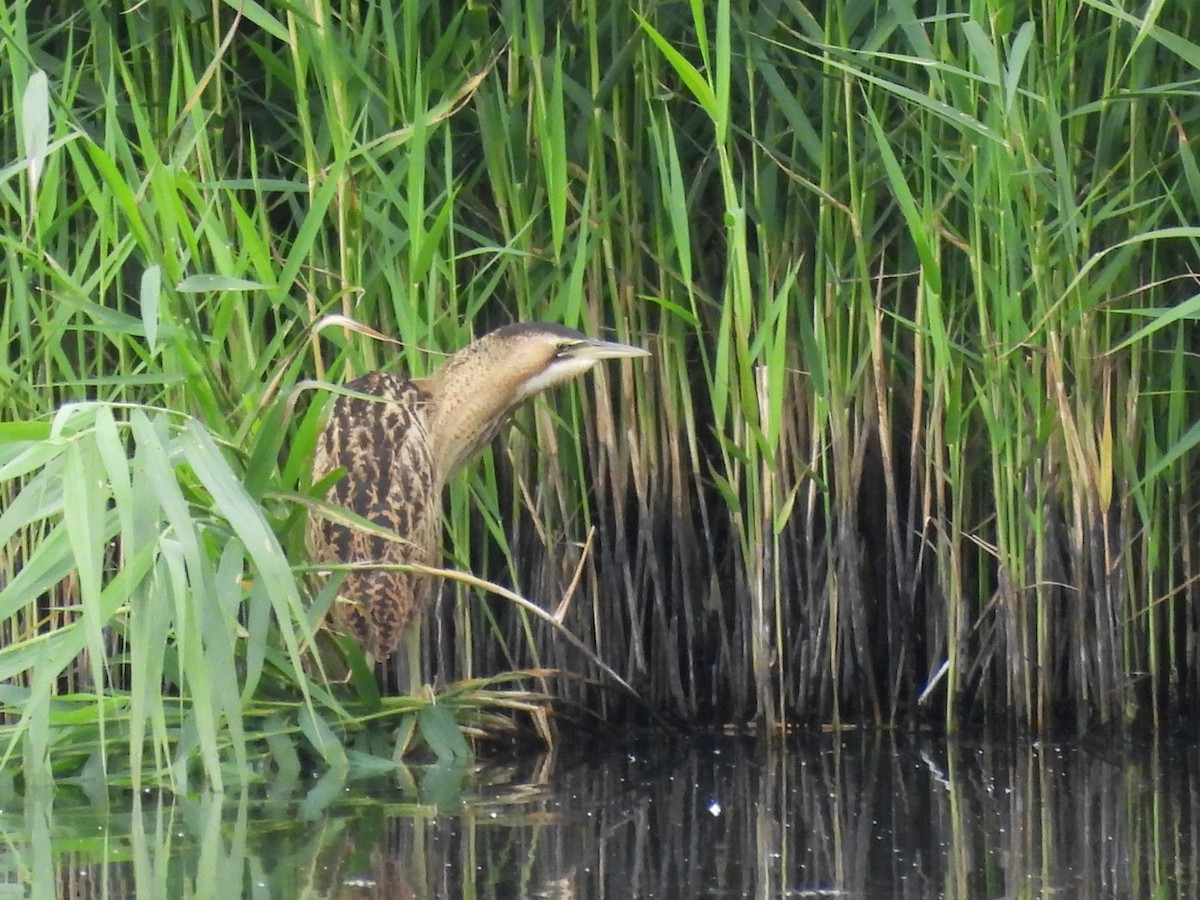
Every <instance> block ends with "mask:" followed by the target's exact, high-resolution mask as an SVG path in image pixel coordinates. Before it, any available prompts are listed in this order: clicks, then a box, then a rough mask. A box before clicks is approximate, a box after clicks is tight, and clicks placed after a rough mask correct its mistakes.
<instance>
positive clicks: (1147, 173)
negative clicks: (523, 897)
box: [0, 0, 1200, 780]
mask: <svg viewBox="0 0 1200 900" xmlns="http://www.w3.org/2000/svg"><path fill="white" fill-rule="evenodd" d="M1147 15H1148V16H1149V18H1147V19H1142V18H1139V17H1137V16H1136V15H1134V14H1132V13H1129V12H1126V11H1124V10H1123V9H1121V8H1118V7H1117V6H1114V5H1111V4H1109V3H1107V2H1103V0H1089V2H1087V3H1085V4H1084V5H1083V6H1082V7H1079V8H1076V7H1075V6H1071V7H1067V6H1066V5H1064V4H1060V3H1056V2H1053V0H1044V2H1033V3H1020V4H1011V3H1005V4H998V3H991V2H984V0H980V2H975V3H972V4H970V5H969V7H968V8H967V9H965V10H964V11H957V10H954V11H952V10H948V9H944V8H942V7H941V6H939V5H933V6H921V7H920V8H917V7H916V6H914V5H909V4H903V3H901V4H895V3H892V4H875V3H858V4H849V5H846V4H828V5H827V6H826V7H823V8H822V7H812V6H806V5H803V4H800V3H796V2H792V0H772V2H765V3H754V4H751V3H748V2H745V0H721V2H718V3H716V4H707V3H703V2H701V0H691V2H689V3H687V4H668V5H661V6H647V7H644V8H641V9H638V10H635V9H633V8H630V7H625V6H620V5H618V6H604V5H602V4H594V3H589V2H586V0H584V2H579V3H573V4H570V5H568V6H565V7H554V8H553V9H551V8H550V7H548V6H543V5H542V4H536V3H511V4H501V5H500V6H499V7H495V8H494V7H492V6H485V5H481V4H475V3H468V4H465V5H463V4H450V5H447V4H423V5H422V4H413V3H397V2H391V0H381V2H379V3H375V4H357V3H340V2H335V0H311V2H308V3H305V4H302V5H300V6H296V5H292V6H281V5H275V4H241V3H235V2H228V3H227V2H215V3H213V4H211V5H209V6H207V7H204V8H203V9H201V8H199V7H195V6H188V5H181V4H160V3H143V4H131V5H130V6H129V7H128V8H121V7H119V6H113V5H111V4H102V3H93V2H89V3H84V4H82V5H76V4H60V3H36V4H34V3H27V2H18V3H15V4H9V5H8V6H6V7H5V8H4V9H3V10H0V35H3V39H4V40H3V48H2V50H0V71H2V72H3V75H4V77H2V78H0V92H2V95H0V121H3V123H4V128H3V129H2V130H0V210H2V212H0V242H2V243H3V246H4V250H5V260H6V261H5V270H4V277H3V280H2V281H0V291H3V306H2V308H0V334H3V336H4V352H3V353H2V354H0V388H2V392H0V496H2V497H3V512H2V513H0V621H2V622H3V623H4V624H3V638H2V644H3V646H2V648H0V683H2V684H3V685H4V686H3V688H0V689H2V690H3V692H4V696H3V700H4V703H5V707H6V710H7V711H8V721H9V723H10V724H9V725H8V726H7V730H5V731H4V732H3V736H0V740H2V741H3V745H4V751H3V753H4V756H5V758H6V759H9V760H13V759H17V758H20V759H22V760H23V761H24V765H25V766H26V767H27V770H28V771H29V772H41V773H43V774H44V775H48V774H50V773H51V771H52V770H53V768H54V767H53V765H52V763H51V761H50V757H49V755H48V748H49V747H50V746H51V744H52V743H54V741H55V740H57V739H58V738H57V737H56V735H58V734H59V730H58V729H61V728H65V727H68V723H69V722H70V721H71V720H72V717H74V716H76V715H78V716H80V717H81V718H83V719H86V720H87V721H88V723H89V724H88V726H87V727H88V728H89V729H93V730H92V731H88V732H87V735H88V737H87V739H86V740H81V743H80V746H81V747H82V746H84V745H86V743H87V740H91V739H93V738H95V739H98V740H100V741H101V742H102V746H105V747H109V746H117V745H114V744H112V743H111V741H110V740H109V738H110V737H111V736H112V735H113V734H119V735H120V740H121V741H128V742H129V743H128V745H127V747H128V749H127V753H128V756H129V759H130V767H131V771H135V770H137V769H138V768H139V767H141V766H143V765H151V767H152V768H153V769H154V770H155V771H160V772H165V771H174V772H175V777H177V778H178V777H182V773H181V770H179V769H178V768H177V767H176V768H175V769H172V766H173V765H174V763H173V762H172V760H175V761H178V760H179V759H182V758H184V757H186V755H187V754H186V753H184V751H185V750H186V751H188V752H190V751H191V750H192V749H195V750H196V752H198V753H199V755H200V757H201V759H202V766H201V768H202V770H203V772H204V775H205V777H207V778H209V779H214V780H219V778H220V773H221V771H222V766H223V765H224V764H225V763H226V762H228V761H231V760H232V761H234V762H236V763H237V764H238V767H239V768H244V767H245V766H247V765H248V759H249V757H248V755H247V750H246V747H247V746H251V745H256V744H255V742H256V741H259V739H260V737H261V739H262V741H267V736H269V735H276V734H285V733H292V732H293V731H294V730H295V729H300V730H304V727H303V724H302V723H303V722H307V723H308V726H309V727H308V732H310V733H311V738H312V740H313V742H314V745H315V746H322V747H323V746H325V742H324V735H325V732H324V730H323V728H324V727H325V726H328V728H329V735H330V736H331V744H330V746H342V745H344V744H345V743H347V742H352V740H353V735H354V734H356V733H358V731H357V726H356V725H355V724H354V723H355V722H357V721H360V720H361V718H362V717H363V716H365V715H367V710H369V709H371V708H376V709H377V708H379V707H378V704H379V703H382V702H384V701H381V700H380V699H379V698H377V697H374V696H372V692H371V688H370V687H369V686H367V684H366V681H365V680H363V679H359V681H358V683H357V690H356V692H355V693H354V696H353V697H351V698H350V699H349V700H347V699H346V698H339V697H338V696H336V695H335V693H331V692H330V690H328V689H327V688H325V687H323V685H322V682H321V680H320V679H319V678H318V679H316V680H314V679H312V678H310V677H309V676H308V674H306V673H305V672H304V671H303V666H302V665H301V660H300V652H301V649H302V647H303V644H304V641H305V640H306V639H307V636H309V635H310V634H311V632H312V628H313V624H314V622H315V621H317V619H318V617H319V612H320V609H321V604H322V603H327V602H328V598H327V597H325V598H321V597H318V598H315V601H314V600H313V598H310V597H309V593H308V591H307V588H306V584H305V581H304V578H303V574H304V570H303V565H304V554H303V548H302V539H301V531H302V529H301V527H300V523H301V521H302V519H303V516H304V513H305V511H306V509H307V504H308V503H309V502H311V501H310V500H308V499H306V498H308V497H310V496H311V486H310V485H309V484H308V483H307V475H306V473H307V469H308V460H309V458H310V454H311V450H312V445H313V441H314V439H315V434H316V430H317V428H318V424H319V417H320V412H321V408H322V407H321V403H320V402H314V401H315V400H316V401H319V400H320V398H321V397H322V396H323V394H322V392H321V391H320V390H319V389H317V388H316V387H314V385H313V380H314V379H318V380H328V381H333V382H338V381H341V380H343V379H346V378H349V377H350V376H352V375H354V374H356V373H360V372H362V371H365V370H368V369H370V368H374V367H378V366H386V367H389V368H397V369H404V370H407V371H410V372H413V373H415V374H421V373H424V372H425V371H427V370H428V369H429V368H431V367H433V366H434V365H436V363H437V360H438V357H439V354H441V353H444V352H448V351H452V350H453V349H456V348H457V347H459V346H461V345H462V344H463V343H465V342H466V341H467V340H468V339H469V337H470V335H471V334H473V333H478V332H479V331H481V330H484V329H486V328H488V327H490V326H492V325H496V324H500V323H502V322H505V321H509V320H512V319H532V318H538V319H551V320H555V321H561V322H564V323H567V324H570V325H575V326H579V327H582V328H584V329H585V330H590V331H593V332H603V333H611V334H612V335H613V336H615V337H618V338H621V339H626V340H631V341H635V342H640V343H642V344H643V345H645V346H647V347H648V348H649V349H651V350H652V351H653V352H654V355H655V360H654V364H653V365H651V366H646V367H632V366H630V367H621V368H615V369H613V370H612V371H602V372H599V373H597V376H596V377H595V378H594V379H592V380H590V381H589V383H588V384H587V385H585V386H582V387H581V388H580V389H579V390H578V391H575V392H573V393H571V394H569V395H565V396H563V397H560V398H556V399H555V400H553V401H552V402H550V403H545V402H539V403H538V404H536V405H535V406H533V407H531V408H530V409H528V410H526V411H524V412H523V413H522V414H521V415H520V416H519V417H518V423H517V426H516V427H515V428H514V429H512V430H511V431H510V433H509V434H508V435H507V437H506V439H505V440H502V441H501V442H500V443H498V445H497V446H496V447H495V448H494V449H493V451H491V452H489V454H488V455H487V456H486V458H485V459H484V460H482V461H481V463H480V465H479V466H478V467H476V468H475V469H474V470H473V471H472V472H471V474H470V475H468V476H464V477H463V478H462V479H460V480H459V481H458V482H457V483H456V484H454V485H453V486H452V487H451V489H450V496H449V498H448V503H447V507H446V508H447V511H448V521H447V530H446V542H445V543H446V548H447V551H448V555H449V559H450V560H451V562H452V563H453V564H454V565H455V566H457V567H459V568H462V569H465V570H469V571H471V572H474V573H476V574H478V575H480V576H483V577H486V578H489V579H492V580H494V581H498V582H502V583H504V584H507V585H510V586H511V587H513V588H514V589H515V590H516V591H518V593H521V594H523V595H525V596H531V597H534V598H536V599H538V600H539V601H540V602H542V603H544V604H545V605H546V606H547V607H549V608H557V609H558V611H559V612H560V613H561V616H560V618H561V621H562V622H563V624H565V625H566V626H567V627H568V628H569V629H570V630H571V631H572V632H573V633H575V634H576V635H577V636H579V637H580V638H581V639H582V640H583V641H584V643H585V644H586V645H587V646H588V647H590V648H592V649H593V650H594V652H595V653H596V654H598V655H599V656H600V657H601V658H603V659H604V660H606V661H607V662H608V664H609V665H610V666H611V667H612V668H613V669H614V670H615V671H616V673H617V674H618V675H620V677H621V678H622V679H624V680H625V681H626V682H628V683H629V684H631V685H633V686H634V688H635V689H636V691H637V692H638V693H639V694H640V697H641V699H642V700H643V701H644V704H645V705H649V706H650V707H651V708H653V709H655V710H658V711H660V712H661V713H663V714H666V715H668V716H669V717H672V718H677V719H681V720H686V721H691V722H705V723H718V722H719V723H728V722H735V723H740V724H755V725H758V726H764V727H768V728H785V727H788V726H790V725H793V724H796V725H800V724H809V725H811V724H834V725H841V724H843V723H850V722H873V723H876V724H879V725H898V724H903V723H908V722H913V721H918V720H933V721H937V722H940V723H941V724H943V725H944V726H945V727H947V728H950V729H955V728H959V727H962V726H963V725H964V724H967V723H971V722H979V721H988V722H999V723H1004V724H1007V725H1011V726H1015V727H1020V728H1028V729H1034V730H1044V729H1049V728H1051V727H1053V726H1055V725H1057V724H1067V725H1079V726H1083V725H1095V724H1111V725H1121V724H1130V723H1143V722H1146V723H1152V724H1154V725H1161V724H1162V723H1163V722H1164V720H1165V719H1167V718H1168V717H1171V716H1174V715H1178V714H1179V713H1181V712H1182V711H1185V710H1189V709H1192V708H1194V704H1195V703H1196V701H1197V689H1198V688H1200V681H1198V680H1197V677H1196V673H1197V672H1200V659H1198V657H1197V653H1198V652H1200V651H1198V650H1197V648H1196V647H1195V645H1194V644H1195V642H1193V641H1190V639H1189V638H1188V635H1189V634H1191V633H1192V632H1193V631H1194V630H1195V627H1196V616H1197V614H1196V595H1195V590H1196V589H1195V584H1196V581H1197V571H1196V565H1197V554H1198V552H1200V547H1198V545H1197V538H1196V533H1195V529H1194V526H1193V524H1192V520H1193V519H1194V516H1193V515H1192V512H1193V511H1194V509H1195V507H1196V503H1197V497H1196V496H1195V491H1194V489H1193V488H1192V487H1191V479H1190V474H1191V473H1193V472H1194V470H1195V467H1196V452H1197V451H1196V445H1197V443H1198V442H1200V426H1197V425H1196V424H1195V423H1196V422H1197V420H1198V419H1200V414H1198V411H1197V404H1196V402H1195V400H1194V398H1193V392H1194V381H1195V378H1194V374H1193V372H1192V369H1193V368H1194V367H1193V366H1192V365H1191V364H1190V362H1189V360H1190V356H1189V352H1190V351H1189V348H1190V347H1191V346H1192V343H1193V341H1192V340H1191V337H1189V335H1191V334H1192V332H1193V331H1194V330H1195V327H1194V324H1193V322H1194V320H1195V318H1196V316H1197V310H1200V301H1198V300H1197V299H1196V294H1195V290H1194V287H1193V284H1194V280H1193V278H1192V276H1191V274H1190V271H1191V268H1190V267H1189V263H1188V260H1189V259H1190V258H1191V257H1192V256H1194V254H1195V251H1196V248H1197V243H1198V241H1197V238H1198V237H1200V228H1198V227H1197V226H1198V225H1200V221H1198V215H1197V206H1198V201H1200V166H1198V165H1197V162H1196V158H1195V154H1194V152H1193V149H1192V143H1191V139H1192V136H1193V134H1194V132H1195V130H1196V128H1197V123H1196V121H1195V120H1194V117H1193V116H1192V114H1191V112H1190V110H1191V108H1192V105H1194V98H1195V94H1196V85H1195V81H1194V76H1193V73H1194V71H1195V69H1196V67H1197V64H1198V63H1200V45H1197V43H1195V42H1193V41H1192V40H1191V39H1190V37H1189V36H1190V35H1191V34H1192V27H1193V21H1192V20H1193V18H1194V17H1193V16H1192V14H1191V13H1190V12H1189V11H1188V10H1186V9H1183V8H1180V7H1176V6H1170V5H1154V6H1152V7H1151V9H1150V11H1149V12H1148V13H1147ZM380 334H382V335H388V336H392V337H394V338H395V339H397V340H398V341H399V342H400V343H399V345H398V346H397V345H394V344H390V343H387V342H384V341H381V340H379V338H378V335H380ZM423 643H424V649H425V665H426V670H425V672H424V674H425V676H426V677H428V678H431V679H434V680H436V681H437V682H438V683H443V684H444V683H449V682H454V681H457V680H459V679H472V678H480V677H487V676H491V675H494V674H498V673H505V672H513V671H521V670H536V671H538V672H540V673H546V672H550V671H561V672H564V673H569V672H576V673H578V672H584V673H595V672H596V670H595V669H593V668H592V667H591V665H590V663H589V662H588V661H587V658H586V656H583V655H581V654H580V652H579V651H578V649H577V648H575V647H574V646H573V645H572V644H570V643H569V642H566V641H562V640H560V639H558V638H556V637H555V636H554V631H553V629H552V628H551V627H550V626H549V625H547V624H545V623H542V622H539V621H537V620H536V618H535V617H531V616H529V615H528V612H527V611H526V610H522V609H520V608H519V607H516V606H513V605H511V604H508V603H506V602H505V601H503V600H499V599H496V598H488V597H480V596H479V595H478V593H477V592H474V591H472V590H469V589H467V588H464V587H461V586H457V585H451V586H448V587H447V588H446V589H445V590H444V592H443V595H442V598H441V600H440V602H439V604H438V607H437V609H436V610H435V611H434V614H433V615H431V616H430V617H429V622H428V624H427V630H426V633H425V640H424V642H423ZM601 681H602V680H601ZM164 684H168V685H170V687H171V692H170V696H169V697H164V696H163V695H162V691H161V688H162V685H164ZM535 688H536V690H537V691H548V692H549V693H550V694H552V695H553V696H555V697H556V698H557V699H558V701H559V702H560V703H562V704H563V705H565V706H567V707H573V708H575V709H578V710H580V711H586V713H585V715H587V716H589V717H598V718H599V719H600V720H602V721H605V722H616V721H624V720H625V719H626V718H628V717H633V718H637V717H638V716H639V715H641V713H640V712H639V710H641V709H643V708H644V707H643V706H642V705H638V704H634V705H630V704H628V703H627V701H626V700H625V699H624V698H625V697H626V696H627V694H625V693H620V692H612V691H609V690H607V688H605V687H603V686H602V684H601V682H600V681H597V680H596V679H593V678H586V679H580V678H577V677H573V676H571V675H567V674H563V675H561V676H556V675H548V676H547V675H544V674H543V677H542V678H541V679H540V680H539V681H537V682H536V685H535ZM523 689H524V688H518V690H523ZM272 691H278V692H279V693H272ZM64 696H65V697H68V698H69V697H75V698H79V699H78V704H77V705H72V704H75V701H70V702H68V706H65V707H64V706H61V705H59V704H61V703H63V702H67V701H66V700H64V699H63V697H64ZM272 698H274V699H272ZM281 698H283V699H281ZM276 701H279V702H284V703H286V704H291V706H290V707H288V708H289V709H290V710H291V711H290V712H289V713H288V714H287V716H285V717H284V719H271V718H270V715H268V714H266V712H265V710H267V709H268V708H269V706H270V704H271V703H274V702H276ZM388 702H390V701H388ZM514 702H516V703H517V704H518V705H519V704H520V703H522V702H524V701H522V700H517V701H514ZM347 703H349V704H350V705H349V706H348V705H347ZM358 703H361V704H364V705H363V706H355V705H354V704H358ZM430 708H432V707H430ZM64 710H65V711H66V712H64ZM405 715H407V716H408V718H404V716H405ZM396 716H397V720H400V719H403V721H405V722H408V723H409V724H408V725H405V726H403V728H402V730H403V729H404V728H408V729H410V731H411V727H412V725H413V724H414V723H415V719H414V718H413V716H415V713H414V712H413V710H412V709H410V708H407V707H406V708H405V709H404V710H403V711H401V712H397V713H396ZM285 720H286V721H285ZM268 721H269V722H270V723H271V724H270V725H267V724H265V723H267V722H268ZM394 724H395V723H394V722H393V723H392V725H394ZM443 724H444V723H443ZM389 727H391V726H389ZM434 733H436V726H435V732H434ZM435 741H436V738H435ZM268 743H270V742H268ZM401 743H405V742H403V741H402V742H401ZM278 744H279V742H278V741H275V745H278ZM135 745H136V749H134V747H135ZM442 749H443V750H445V751H446V752H452V748H450V747H449V746H448V745H443V746H442ZM324 752H325V751H320V752H319V753H318V756H322V758H324V759H326V760H328V759H329V757H328V756H323V755H322V754H323V753H324ZM329 752H332V753H334V755H335V756H337V751H336V750H332V751H329ZM72 758H75V759H80V760H82V759H83V757H81V756H75V757H72ZM338 758H340V757H338ZM105 759H106V757H105V755H104V754H101V756H100V760H101V762H100V763H99V764H101V765H103V764H105V763H104V760H105ZM150 759H153V763H152V764H150V763H149V762H148V760H150ZM185 768H186V767H185ZM131 777H133V776H131Z"/></svg>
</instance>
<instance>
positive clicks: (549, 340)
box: [478, 322, 650, 404]
mask: <svg viewBox="0 0 1200 900" xmlns="http://www.w3.org/2000/svg"><path fill="white" fill-rule="evenodd" d="M478 344H480V345H483V347H482V348H481V349H483V350H484V351H485V352H487V353H488V355H491V356H493V357H494V358H495V357H498V358H501V359H503V360H504V361H505V363H506V367H507V369H508V371H509V372H510V373H511V375H512V376H513V381H512V384H513V388H514V395H513V403H514V404H516V403H520V402H521V401H522V400H526V399H528V398H529V397H532V396H533V395H534V394H537V393H540V392H541V391H544V390H546V389H547V388H552V387H554V386H556V385H560V384H564V383H566V382H568V381H570V380H572V379H573V378H577V377H579V376H580V375H582V374H584V373H585V372H587V371H588V370H589V369H590V368H592V366H594V365H595V364H596V363H598V362H599V361H600V360H602V359H624V358H629V357H638V356H649V355H650V354H649V352H647V351H646V350H643V349H642V348H641V347H635V346H633V345H632V344H620V343H617V342H616V341H602V340H597V339H596V338H590V337H588V336H587V335H585V334H582V333H581V332H578V331H576V330H575V329H574V328H568V327H566V326H565V325H557V324H552V323H541V322H530V323H519V324H516V325H506V326H504V327H503V328H499V329H497V330H496V331H493V332H491V333H490V334H487V335H485V336H484V337H483V338H481V339H480V341H479V342H478Z"/></svg>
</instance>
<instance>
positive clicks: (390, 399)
mask: <svg viewBox="0 0 1200 900" xmlns="http://www.w3.org/2000/svg"><path fill="white" fill-rule="evenodd" d="M347 387H348V388H349V389H350V390H352V391H355V392H358V393H363V394H371V395H372V398H371V399H366V398H362V397H351V396H344V395H339V396H338V398H337V399H336V400H335V402H334V404H333V409H332V411H331V413H330V416H329V419H328V421H327V422H326V424H325V428H324V430H323V431H322V432H321V436H320V439H319V440H318V444H317V452H316V456H315V458H314V461H313V480H314V481H318V480H320V479H321V478H323V477H325V476H326V475H328V474H329V473H330V472H332V471H334V470H335V469H338V468H343V469H345V470H346V474H345V475H344V476H343V477H342V478H341V479H339V480H338V482H337V483H336V484H334V485H333V486H331V487H330V488H329V491H328V493H327V494H326V499H327V500H328V501H329V502H330V503H333V504H336V505H339V506H344V507H345V508H347V509H349V510H351V511H353V512H355V513H357V514H358V515H360V516H362V517H363V518H364V519H367V520H368V521H370V522H372V523H374V524H376V525H379V526H380V527H382V528H386V529H387V530H388V531H390V532H392V533H393V534H395V535H396V536H397V537H398V538H400V540H388V539H387V538H384V537H380V536H378V535H374V534H368V533H366V532H363V531H361V530H359V529H356V528H353V527H350V526H348V525H346V524H343V523H341V522H335V521H332V520H330V519H328V518H325V517H323V516H314V518H313V520H312V521H311V522H310V530H309V541H310V544H311V549H312V552H313V554H314V556H316V557H317V559H319V560H321V561H324V562H379V563H413V562H415V563H423V564H426V565H429V564H431V563H433V562H434V561H435V560H436V557H437V549H438V548H437V538H438V529H439V526H440V524H441V489H440V485H438V484H437V483H436V478H435V473H434V465H433V456H432V452H431V449H430V444H429V435H428V431H427V427H426V422H427V419H426V410H425V407H426V404H427V402H428V395H427V394H426V393H425V392H424V391H423V390H422V389H421V388H419V387H418V386H417V385H415V384H413V383H412V382H411V381H407V380H405V379H401V378H397V377H395V376H392V375H387V374H385V373H373V374H371V375H366V376H364V377H363V378H360V379H358V380H357V381H355V382H353V383H351V384H349V385H347ZM376 398H378V399H376ZM430 587H431V585H430V583H429V580H428V579H426V578H422V577H421V576H417V575H413V574H411V573H406V572H389V571H381V570H362V571H355V572H351V573H350V574H349V575H348V576H347V577H346V580H345V581H344V582H343V584H342V589H341V595H342V597H343V598H345V600H347V601H349V603H348V604H346V603H340V604H338V605H337V607H335V609H337V611H338V615H337V618H339V619H341V620H342V621H343V624H345V625H346V626H347V627H348V628H349V630H350V631H351V632H353V633H354V635H355V636H356V637H357V638H359V640H360V641H361V642H363V643H364V645H366V646H367V647H368V648H369V649H371V650H372V652H373V653H374V655H375V658H376V659H377V660H378V659H382V658H385V657H386V656H388V655H389V654H390V653H391V652H392V650H394V649H395V646H396V644H397V643H398V642H399V639H400V635H401V634H402V633H403V632H404V630H405V628H407V626H408V624H409V623H410V622H411V621H412V618H413V616H414V615H415V614H416V612H417V611H418V610H419V609H420V608H421V607H423V606H424V604H425V602H426V598H427V597H428V596H429V594H430ZM339 608H340V609H339Z"/></svg>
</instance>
